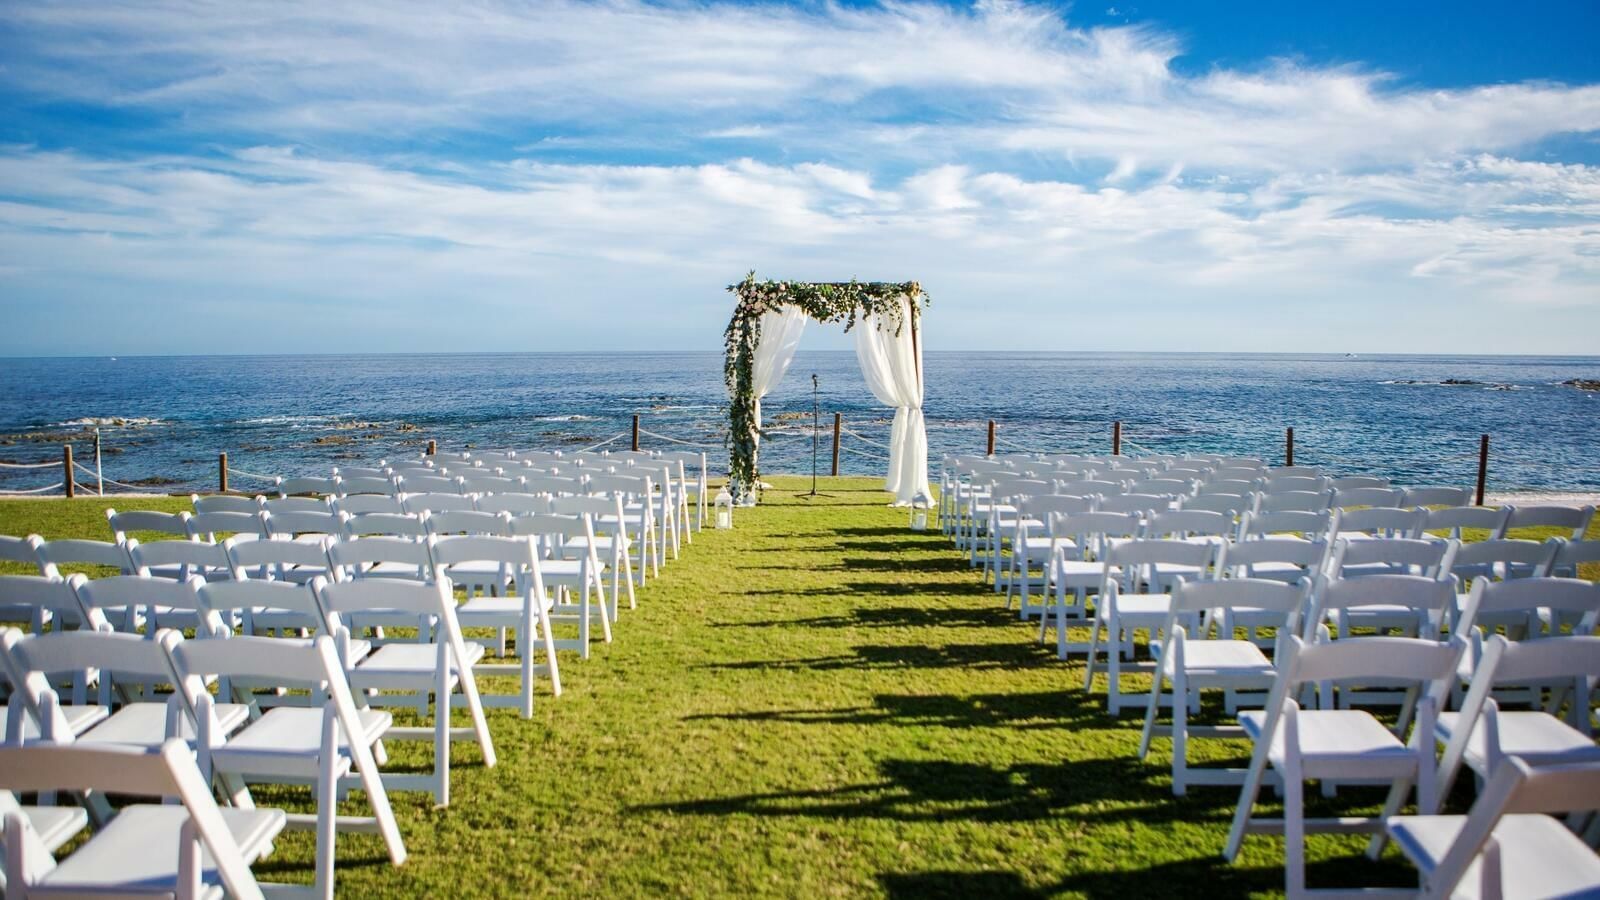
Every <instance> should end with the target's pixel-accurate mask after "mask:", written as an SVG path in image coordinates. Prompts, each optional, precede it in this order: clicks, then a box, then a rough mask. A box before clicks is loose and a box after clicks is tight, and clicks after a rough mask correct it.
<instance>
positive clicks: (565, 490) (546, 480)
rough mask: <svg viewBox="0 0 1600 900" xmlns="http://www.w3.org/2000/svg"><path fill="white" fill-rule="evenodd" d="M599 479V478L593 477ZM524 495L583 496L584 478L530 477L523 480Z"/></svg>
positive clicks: (558, 476)
mask: <svg viewBox="0 0 1600 900" xmlns="http://www.w3.org/2000/svg"><path fill="white" fill-rule="evenodd" d="M591 477H599V476H591ZM522 490H523V492H524V493H528V494H554V495H557V496H559V495H561V494H581V493H583V491H584V482H583V479H582V478H578V477H571V478H569V477H566V476H562V475H528V476H525V477H524V478H523V488H522Z"/></svg>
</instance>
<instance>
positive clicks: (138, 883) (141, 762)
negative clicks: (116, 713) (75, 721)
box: [0, 740, 287, 900]
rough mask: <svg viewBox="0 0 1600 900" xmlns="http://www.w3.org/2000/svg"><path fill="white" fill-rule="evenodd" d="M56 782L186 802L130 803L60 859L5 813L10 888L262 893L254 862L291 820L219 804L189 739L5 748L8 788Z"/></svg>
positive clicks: (247, 896)
mask: <svg viewBox="0 0 1600 900" xmlns="http://www.w3.org/2000/svg"><path fill="white" fill-rule="evenodd" d="M53 790H72V791H89V790H92V791H98V792H106V793H117V794H127V795H135V796H146V797H168V798H176V799H177V800H178V802H177V803H175V804H160V805H132V806H127V807H124V808H123V809H122V810H121V811H119V812H118V813H117V816H116V818H115V819H113V820H112V821H111V823H110V824H109V825H107V826H106V827H105V828H104V829H102V830H101V831H99V832H98V833H96V834H95V835H94V836H93V837H91V838H90V839H89V840H88V841H86V842H85V843H84V844H83V845H82V846H80V847H78V848H77V849H76V850H75V851H73V853H72V854H71V855H70V856H68V857H67V858H66V859H64V860H61V861H60V862H57V861H56V860H55V859H54V858H53V857H52V856H51V855H50V852H49V851H48V850H47V849H45V844H44V842H43V841H41V840H40V839H39V836H38V835H37V833H36V832H35V831H34V829H33V827H32V826H31V824H30V823H29V821H28V819H27V818H26V817H25V816H24V815H22V814H20V813H19V812H17V811H9V812H7V813H6V814H5V833H6V851H7V853H6V880H7V887H8V893H7V896H10V895H11V893H12V892H15V893H16V894H17V895H18V896H27V897H40V898H43V897H88V896H95V897H128V896H169V897H175V898H177V900H195V898H201V897H213V896H218V895H220V894H222V893H223V892H226V894H227V895H228V896H230V897H235V898H240V900H256V898H261V897H262V891H261V886H260V885H259V884H258V883H257V882H256V879H255V876H254V875H252V874H251V872H250V863H251V862H252V861H254V860H257V859H259V858H261V857H262V856H264V855H266V853H267V852H268V851H269V850H270V849H271V848H272V841H273V839H274V838H276V837H277V836H278V833H279V832H281V831H282V830H283V827H284V825H285V823H286V821H287V819H286V817H285V815H284V813H283V811H282V810H277V809H218V808H217V803H216V801H215V800H214V799H213V798H212V796H211V789H210V786H209V785H208V784H207V783H206V779H205V777H204V776H203V775H202V774H201V773H200V771H199V770H198V768H197V767H196V765H195V761H194V757H193V756H192V754H191V753H190V751H189V748H188V747H186V746H185V745H184V743H183V742H182V741H178V740H173V741H169V742H168V743H165V744H163V745H162V746H161V747H160V748H159V749H158V750H156V751H154V752H151V751H148V750H144V749H141V748H134V747H74V746H55V745H48V744H37V745H33V746H27V747H4V748H0V791H7V792H12V793H22V792H38V791H53ZM202 850H203V851H204V852H202Z"/></svg>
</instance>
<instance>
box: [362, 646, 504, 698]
mask: <svg viewBox="0 0 1600 900" xmlns="http://www.w3.org/2000/svg"><path fill="white" fill-rule="evenodd" d="M466 651H467V657H468V658H467V659H466V660H464V662H465V664H466V665H469V666H470V665H473V664H475V663H477V661H478V660H480V659H482V658H483V653H484V650H483V647H481V646H480V645H478V644H475V643H471V642H468V643H467V645H466ZM438 661H439V647H438V645H437V644H385V645H383V646H382V647H379V648H378V649H377V650H374V651H373V652H372V655H371V656H368V657H367V658H366V659H364V660H362V662H361V665H360V666H358V667H356V669H355V670H354V671H352V672H351V673H350V685H351V687H357V686H359V687H383V686H386V685H387V684H389V683H390V682H389V681H388V680H389V679H400V678H407V677H412V678H423V677H425V678H427V679H429V680H430V681H431V680H432V679H433V677H434V673H435V672H436V671H437V668H438ZM459 662H460V661H458V664H459Z"/></svg>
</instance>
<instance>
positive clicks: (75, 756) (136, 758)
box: [0, 738, 262, 900]
mask: <svg viewBox="0 0 1600 900" xmlns="http://www.w3.org/2000/svg"><path fill="white" fill-rule="evenodd" d="M0 790H6V791H11V792H15V793H22V792H40V791H57V790H68V791H95V792H103V793H110V794H129V795H136V796H148V797H176V798H178V800H179V801H180V802H182V804H183V807H184V809H185V811H186V812H187V813H188V826H187V827H188V829H192V832H193V834H194V835H195V839H196V840H198V841H199V842H200V844H201V846H203V847H204V848H205V850H206V852H207V854H208V855H209V857H210V858H209V860H208V861H207V862H208V864H209V865H210V866H214V867H215V868H216V870H217V874H218V877H219V879H220V880H221V881H222V886H223V887H224V888H226V890H227V894H228V896H230V897H235V898H240V900H257V898H260V897H261V896H262V893H261V887H260V885H258V884H257V883H256V880H255V876H254V875H252V874H251V872H250V865H249V862H248V861H247V860H246V859H245V857H244V853H243V852H242V851H241V850H240V849H239V844H238V842H237V841H236V840H235V839H234V837H233V833H232V832H231V831H230V830H229V829H228V824H227V822H226V821H225V820H224V819H223V818H222V812H221V811H220V810H219V809H218V808H217V803H216V800H215V798H213V796H212V794H211V786H210V785H209V784H207V783H206V779H205V777H204V776H203V775H201V774H200V769H199V766H198V765H197V764H196V763H195V759H194V754H193V753H192V752H191V751H190V750H189V747H188V745H187V744H185V743H184V742H183V741H182V740H180V739H178V738H173V739H172V740H169V741H167V742H166V743H164V744H162V745H161V747H160V748H159V749H158V750H157V751H155V752H153V753H152V752H150V751H149V750H147V749H145V748H142V747H123V746H117V745H97V746H71V745H60V744H33V745H28V746H23V747H3V748H0ZM7 818H8V823H7V824H8V827H7V832H8V834H9V833H10V832H12V831H18V832H19V833H21V829H20V828H18V827H14V826H13V824H12V823H18V824H20V823H21V821H22V820H21V817H20V816H17V815H16V814H15V813H12V814H10V815H9V816H8V817H7ZM10 852H13V853H16V854H17V859H18V861H19V863H20V866H19V868H23V869H31V870H32V872H33V873H34V874H35V875H38V874H42V873H43V872H48V871H49V870H50V869H53V868H54V862H53V861H52V860H50V859H48V858H47V857H48V854H46V853H44V852H43V848H42V847H38V846H30V847H29V848H28V849H27V850H22V849H20V848H18V849H15V850H12V851H10ZM180 852H186V851H183V850H181V851H180ZM25 855H26V856H33V857H41V858H36V859H29V860H27V861H23V860H22V857H23V856H25ZM179 868H180V870H181V869H182V866H181V865H180V867H179ZM136 887H137V886H135V885H130V886H129V889H130V890H132V889H135V888H136ZM18 889H19V890H25V889H26V888H25V887H24V886H18Z"/></svg>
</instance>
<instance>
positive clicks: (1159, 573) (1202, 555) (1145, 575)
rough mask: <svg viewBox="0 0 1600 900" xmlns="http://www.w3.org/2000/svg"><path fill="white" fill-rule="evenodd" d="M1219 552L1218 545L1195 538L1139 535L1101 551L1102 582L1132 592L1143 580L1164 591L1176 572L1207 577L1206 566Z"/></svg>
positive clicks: (1192, 576) (1207, 566)
mask: <svg viewBox="0 0 1600 900" xmlns="http://www.w3.org/2000/svg"><path fill="white" fill-rule="evenodd" d="M1216 553H1217V548H1216V545H1214V544H1210V543H1195V542H1192V541H1176V540H1161V539H1150V538H1137V539H1134V540H1131V541H1124V542H1122V543H1114V544H1111V545H1109V546H1108V547H1106V548H1105V549H1104V551H1103V552H1102V553H1101V554H1100V558H1101V561H1102V562H1103V563H1104V564H1105V570H1104V581H1103V583H1102V584H1103V587H1105V588H1110V587H1111V586H1112V585H1117V586H1119V587H1120V588H1121V589H1122V590H1124V591H1132V590H1135V589H1136V587H1137V585H1138V584H1139V583H1140V582H1141V581H1144V582H1148V583H1149V584H1150V585H1151V586H1152V588H1153V589H1154V590H1161V589H1162V588H1163V587H1165V586H1166V585H1168V584H1169V583H1172V581H1173V579H1172V576H1173V575H1182V576H1185V577H1188V578H1201V579H1203V578H1208V577H1210V576H1209V575H1208V574H1207V569H1208V568H1209V567H1210V565H1211V561H1212V560H1213V559H1215V557H1216Z"/></svg>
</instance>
